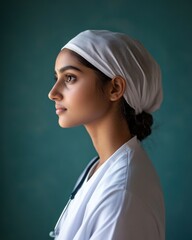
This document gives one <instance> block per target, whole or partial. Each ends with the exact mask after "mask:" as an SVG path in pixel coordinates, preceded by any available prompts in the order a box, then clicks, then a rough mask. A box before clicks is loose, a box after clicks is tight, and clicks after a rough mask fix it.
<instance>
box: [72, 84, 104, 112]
mask: <svg viewBox="0 0 192 240" xmlns="http://www.w3.org/2000/svg"><path fill="white" fill-rule="evenodd" d="M71 104H73V106H74V107H75V108H76V110H77V113H78V114H84V115H88V114H97V113H98V114H99V113H100V112H101V111H103V110H104V109H105V108H106V105H107V104H108V102H107V98H106V97H105V96H104V94H103V93H101V92H100V91H99V90H98V89H97V88H96V87H95V86H94V85H92V86H89V87H88V86H86V87H85V88H83V89H78V90H77V91H75V92H73V94H72V96H71Z"/></svg>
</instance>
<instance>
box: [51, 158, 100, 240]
mask: <svg viewBox="0 0 192 240" xmlns="http://www.w3.org/2000/svg"><path fill="white" fill-rule="evenodd" d="M98 159H99V157H95V158H93V159H92V161H90V163H89V164H88V165H87V167H86V168H85V170H84V172H83V173H82V177H80V179H79V181H78V182H77V184H76V185H75V188H74V189H73V191H72V193H71V195H70V198H69V200H68V202H67V204H66V206H65V208H64V209H63V211H62V213H61V215H60V217H59V219H58V221H57V223H56V225H55V228H54V230H53V231H51V232H50V233H49V236H50V237H52V238H55V237H56V236H58V235H59V230H60V229H59V225H60V222H61V219H62V218H63V215H64V214H65V212H66V210H67V208H68V206H69V204H70V202H71V200H73V199H74V198H75V195H76V194H77V192H78V191H79V189H80V188H81V186H82V185H83V183H84V181H85V179H86V177H87V175H88V174H89V171H90V169H91V168H92V167H93V165H94V164H95V163H96V162H97V161H98Z"/></svg>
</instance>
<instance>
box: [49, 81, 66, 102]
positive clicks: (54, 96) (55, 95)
mask: <svg viewBox="0 0 192 240" xmlns="http://www.w3.org/2000/svg"><path fill="white" fill-rule="evenodd" d="M48 98H49V99H50V100H52V101H55V100H58V101H59V100H62V98H63V95H62V93H61V91H60V90H59V89H58V86H57V84H55V85H54V86H53V87H52V89H51V90H50V92H49V94H48Z"/></svg>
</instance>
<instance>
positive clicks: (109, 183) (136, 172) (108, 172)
mask: <svg viewBox="0 0 192 240" xmlns="http://www.w3.org/2000/svg"><path fill="white" fill-rule="evenodd" d="M57 230H58V235H57V236H56V237H55V240H164V239H165V223H164V201H163V194H162V190H161V186H160V183H159V179H158V176H157V174H156V171H155V169H154V167H153V166H152V163H151V161H150V160H149V158H148V156H147V154H146V153H145V151H144V149H143V148H142V146H141V145H140V142H139V141H138V140H137V138H136V137H134V138H132V139H131V140H129V141H128V142H127V143H125V144H124V145H122V146H121V147H120V148H119V149H118V150H117V151H116V152H115V153H114V154H113V155H112V156H111V157H110V158H109V159H108V160H107V161H106V162H105V163H104V164H103V165H101V167H100V168H99V169H98V170H97V171H96V172H95V173H94V174H93V176H92V177H91V178H90V179H89V180H88V176H87V178H86V179H85V181H84V183H83V185H82V187H81V188H80V189H79V191H78V192H77V194H76V196H75V198H74V199H73V200H72V201H71V202H70V204H69V206H68V207H67V209H66V211H65V213H64V214H63V216H62V218H61V220H60V221H59V225H58V229H57Z"/></svg>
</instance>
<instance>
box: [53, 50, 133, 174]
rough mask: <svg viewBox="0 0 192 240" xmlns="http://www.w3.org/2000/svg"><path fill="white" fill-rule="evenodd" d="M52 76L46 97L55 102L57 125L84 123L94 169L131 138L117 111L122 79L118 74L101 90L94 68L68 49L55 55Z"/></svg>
mask: <svg viewBox="0 0 192 240" xmlns="http://www.w3.org/2000/svg"><path fill="white" fill-rule="evenodd" d="M55 76H56V82H55V84H54V86H53V88H52V89H51V91H50V92H49V98H50V99H51V100H53V101H54V102H55V107H56V113H57V114H58V122H59V125H60V126H61V127H62V128H68V127H74V126H78V125H84V126H85V128H86V130H87V131H88V133H89V135H90V137H91V139H92V142H93V145H94V147H95V149H96V151H97V152H98V155H99V157H100V161H99V163H98V165H97V167H96V169H95V171H96V170H97V169H98V168H99V166H100V165H101V164H102V163H103V162H105V161H106V160H107V159H108V158H109V157H110V156H111V155H112V154H113V153H114V152H115V151H116V150H117V149H118V148H119V147H120V146H121V145H122V144H124V143H125V142H127V141H128V140H129V139H130V138H131V135H130V131H129V127H128V124H127V121H126V120H125V118H124V117H123V116H122V112H121V111H120V102H121V99H122V96H123V93H124V91H125V80H124V79H123V78H122V77H119V76H117V77H115V78H114V79H112V80H111V81H109V83H107V84H105V86H104V89H103V91H101V89H99V87H98V81H99V79H98V77H97V75H96V73H95V71H94V70H93V69H90V68H88V67H86V66H84V65H82V64H81V63H80V62H79V61H78V60H77V58H76V57H75V56H74V55H72V54H71V52H70V50H68V49H63V50H62V51H61V52H60V53H59V54H58V56H57V59H56V62H55Z"/></svg>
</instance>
